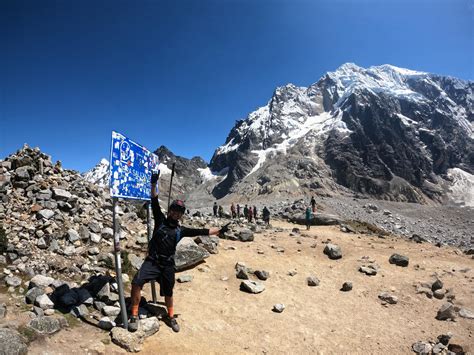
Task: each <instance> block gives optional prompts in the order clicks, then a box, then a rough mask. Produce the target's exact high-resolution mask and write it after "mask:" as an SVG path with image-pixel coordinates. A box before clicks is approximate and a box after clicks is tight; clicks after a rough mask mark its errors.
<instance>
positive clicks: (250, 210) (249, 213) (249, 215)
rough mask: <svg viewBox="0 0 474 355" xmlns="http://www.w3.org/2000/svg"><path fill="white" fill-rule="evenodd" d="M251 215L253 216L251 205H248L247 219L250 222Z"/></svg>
mask: <svg viewBox="0 0 474 355" xmlns="http://www.w3.org/2000/svg"><path fill="white" fill-rule="evenodd" d="M252 217H253V212H252V206H249V209H248V220H249V222H250V223H252Z"/></svg>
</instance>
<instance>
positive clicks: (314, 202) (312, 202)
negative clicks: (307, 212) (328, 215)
mask: <svg viewBox="0 0 474 355" xmlns="http://www.w3.org/2000/svg"><path fill="white" fill-rule="evenodd" d="M311 209H312V210H313V213H315V212H316V200H315V199H314V196H312V197H311Z"/></svg>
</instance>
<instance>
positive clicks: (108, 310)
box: [102, 306, 120, 317]
mask: <svg viewBox="0 0 474 355" xmlns="http://www.w3.org/2000/svg"><path fill="white" fill-rule="evenodd" d="M102 313H103V314H104V315H105V316H113V317H115V316H118V315H119V314H120V307H114V306H105V307H104V308H102Z"/></svg>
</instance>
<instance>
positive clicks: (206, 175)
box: [197, 167, 219, 181]
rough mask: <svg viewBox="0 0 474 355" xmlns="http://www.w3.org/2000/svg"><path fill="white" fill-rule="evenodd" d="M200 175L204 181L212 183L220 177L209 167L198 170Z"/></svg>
mask: <svg viewBox="0 0 474 355" xmlns="http://www.w3.org/2000/svg"><path fill="white" fill-rule="evenodd" d="M197 170H198V171H199V174H200V175H201V178H202V179H203V180H204V181H211V180H215V179H217V178H218V177H219V176H218V175H216V174H214V173H213V172H212V171H211V169H209V167H206V168H204V169H203V168H198V169H197Z"/></svg>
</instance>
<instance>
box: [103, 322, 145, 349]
mask: <svg viewBox="0 0 474 355" xmlns="http://www.w3.org/2000/svg"><path fill="white" fill-rule="evenodd" d="M110 335H111V337H112V342H113V343H114V344H117V345H118V346H120V347H121V348H124V349H125V350H127V351H130V352H139V351H141V349H142V345H143V341H144V337H143V334H141V332H140V331H137V332H135V333H130V332H129V331H128V330H126V329H123V328H121V327H115V328H113V329H112V331H111V333H110Z"/></svg>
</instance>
